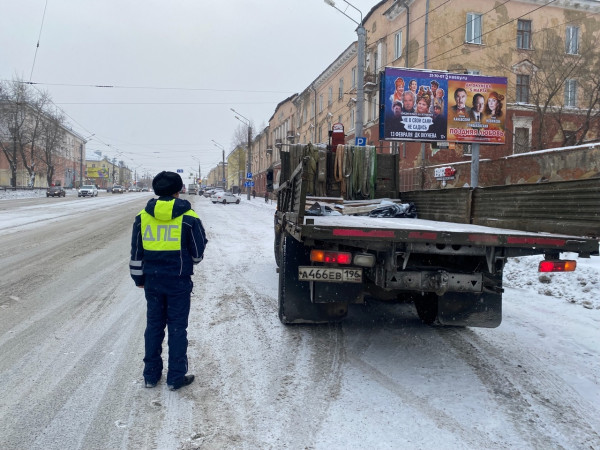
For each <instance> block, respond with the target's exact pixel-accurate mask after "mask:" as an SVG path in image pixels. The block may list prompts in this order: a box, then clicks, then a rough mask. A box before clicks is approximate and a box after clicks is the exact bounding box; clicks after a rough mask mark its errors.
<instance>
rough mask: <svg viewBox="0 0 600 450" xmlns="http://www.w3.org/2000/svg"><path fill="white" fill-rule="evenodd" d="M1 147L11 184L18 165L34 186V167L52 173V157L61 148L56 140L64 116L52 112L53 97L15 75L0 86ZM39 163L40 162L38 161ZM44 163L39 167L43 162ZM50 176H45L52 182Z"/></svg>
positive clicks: (13, 181) (59, 142) (13, 185)
mask: <svg viewBox="0 0 600 450" xmlns="http://www.w3.org/2000/svg"><path fill="white" fill-rule="evenodd" d="M0 90H1V92H2V96H1V97H0V102H1V103H0V130H4V131H5V133H2V136H0V148H1V149H2V151H3V153H4V155H5V156H6V159H7V160H8V162H9V165H10V168H11V186H12V187H16V186H17V170H18V167H19V166H21V167H22V168H24V169H25V170H26V171H27V173H28V175H29V180H30V181H29V185H30V186H33V182H34V179H35V172H36V169H37V171H38V172H40V171H42V170H44V169H45V170H46V176H47V178H48V174H49V173H50V174H52V175H53V173H54V167H53V165H52V164H53V159H54V156H55V154H56V153H57V152H59V151H60V149H61V143H62V141H57V138H58V137H59V135H60V134H61V133H59V131H58V130H59V129H62V139H64V135H65V131H64V128H63V125H64V123H65V119H64V117H63V116H62V115H60V114H56V113H53V112H52V110H51V108H50V106H51V104H52V101H51V99H50V96H49V95H48V93H46V92H42V91H38V90H34V89H32V88H30V87H29V86H28V85H27V84H26V83H24V82H23V81H22V80H19V79H18V78H15V79H13V80H12V81H10V82H4V83H2V84H1V86H0ZM40 163H41V164H40ZM44 164H45V165H46V167H45V168H44V167H40V166H43V165H44ZM51 182H52V176H50V178H48V183H49V184H51Z"/></svg>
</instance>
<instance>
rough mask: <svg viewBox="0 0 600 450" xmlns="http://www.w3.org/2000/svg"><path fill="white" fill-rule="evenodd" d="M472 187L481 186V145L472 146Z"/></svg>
mask: <svg viewBox="0 0 600 450" xmlns="http://www.w3.org/2000/svg"><path fill="white" fill-rule="evenodd" d="M471 149H472V152H471V187H472V188H476V187H478V186H479V144H478V143H475V144H471Z"/></svg>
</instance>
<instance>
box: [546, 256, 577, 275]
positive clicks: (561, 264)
mask: <svg viewBox="0 0 600 450" xmlns="http://www.w3.org/2000/svg"><path fill="white" fill-rule="evenodd" d="M576 267H577V261H572V260H565V261H561V260H559V259H546V260H544V261H542V262H540V266H539V268H538V272H573V271H574V270H575V268H576Z"/></svg>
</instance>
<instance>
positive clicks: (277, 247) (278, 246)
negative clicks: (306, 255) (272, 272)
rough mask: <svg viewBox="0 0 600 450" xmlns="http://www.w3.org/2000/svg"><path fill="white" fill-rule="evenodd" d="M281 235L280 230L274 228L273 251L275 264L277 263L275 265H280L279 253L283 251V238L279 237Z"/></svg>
mask: <svg viewBox="0 0 600 450" xmlns="http://www.w3.org/2000/svg"><path fill="white" fill-rule="evenodd" d="M281 235H282V233H281V232H277V230H275V240H274V243H273V251H274V253H275V264H277V267H281V254H282V253H283V240H282V238H281Z"/></svg>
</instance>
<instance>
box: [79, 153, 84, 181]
mask: <svg viewBox="0 0 600 450" xmlns="http://www.w3.org/2000/svg"><path fill="white" fill-rule="evenodd" d="M81 186H83V144H79V189H81Z"/></svg>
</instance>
